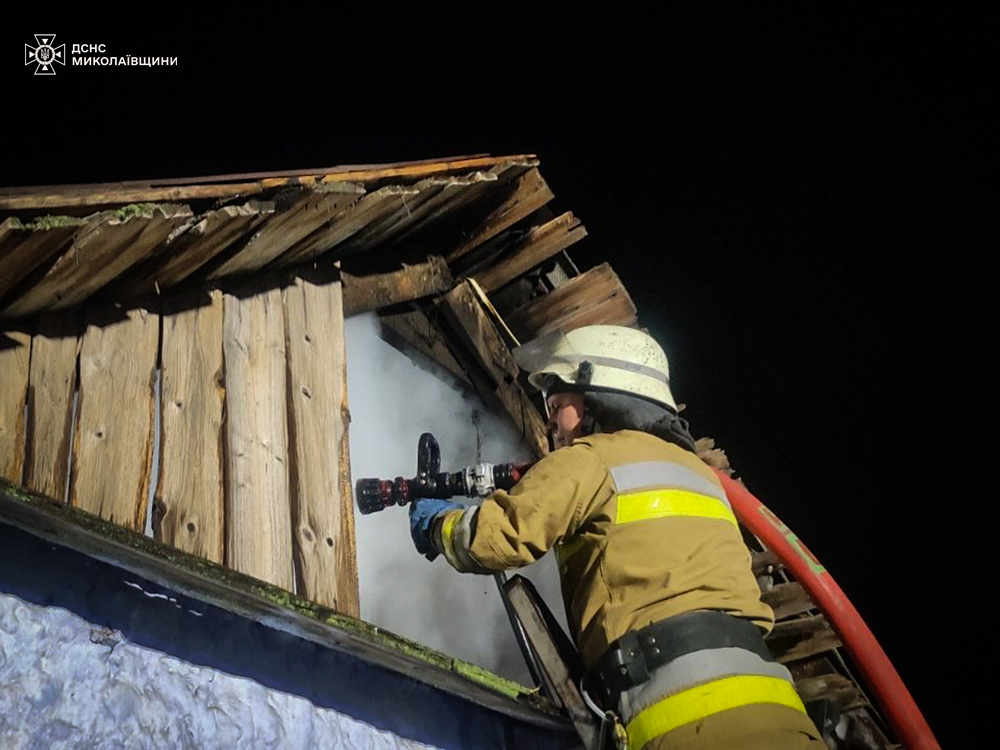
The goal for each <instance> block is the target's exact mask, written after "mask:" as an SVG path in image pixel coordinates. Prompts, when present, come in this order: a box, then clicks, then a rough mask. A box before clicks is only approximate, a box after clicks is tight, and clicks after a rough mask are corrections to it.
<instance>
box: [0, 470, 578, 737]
mask: <svg viewBox="0 0 1000 750" xmlns="http://www.w3.org/2000/svg"><path fill="white" fill-rule="evenodd" d="M0 523H6V524H9V525H12V526H14V527H17V528H20V529H21V530H23V531H26V532H28V533H29V534H32V535H34V536H36V537H39V538H42V539H44V540H46V541H48V542H51V543H54V544H57V545H60V546H63V547H66V548H69V549H72V550H75V551H77V552H80V553H82V554H85V555H87V556H89V557H92V558H95V559H97V560H100V561H102V562H105V563H108V564H110V565H113V566H115V567H119V568H121V569H124V570H127V571H129V572H131V573H134V574H136V575H140V576H143V577H144V578H147V579H148V580H150V581H153V582H154V583H157V584H159V585H161V586H164V587H166V588H169V589H172V590H175V591H177V592H179V593H181V594H184V595H186V596H189V597H191V598H193V599H197V600H199V601H202V602H205V603H207V604H211V605H213V606H216V607H219V608H220V609H223V610H226V611H228V612H231V613H233V614H236V615H239V616H242V617H246V618H248V619H251V620H254V621H256V622H259V623H261V624H262V625H265V626H267V627H270V628H274V629H276V630H281V631H284V632H286V633H289V634H291V635H294V636H297V637H300V638H303V639H305V640H308V641H311V642H313V643H316V644H318V645H320V646H323V647H325V648H329V649H332V650H335V651H339V652H341V653H345V654H347V655H349V656H352V657H356V658H358V659H361V660H363V661H366V662H369V663H372V664H375V665H378V666H381V667H384V668H387V669H389V670H391V671H393V672H395V673H397V674H400V675H403V676H405V677H409V678H411V679H416V680H418V681H420V682H423V683H426V684H428V685H430V686H432V687H434V688H436V689H439V690H441V691H443V692H446V693H449V694H451V695H455V696H458V697H460V698H463V699H465V700H468V701H471V702H473V703H475V704H477V705H479V706H482V707H485V708H487V709H490V710H493V711H497V712H499V713H501V714H504V715H506V716H508V717H511V718H514V719H517V720H519V721H523V722H525V723H527V724H530V725H532V726H536V727H539V728H543V729H551V730H556V731H565V730H569V729H570V725H569V723H568V721H567V720H566V719H564V718H562V717H561V716H560V715H558V714H557V713H556V711H555V709H554V708H553V707H552V705H551V704H550V703H548V702H547V701H545V700H544V699H541V698H539V697H538V696H537V694H536V693H535V691H533V690H530V689H529V688H527V687H524V686H523V685H519V684H517V683H514V682H511V681H509V680H506V679H504V678H502V677H500V676H498V675H495V674H493V673H491V672H489V671H487V670H485V669H482V668H481V667H477V666H475V665H473V664H470V663H467V662H464V661H461V660H459V659H454V658H452V657H450V656H447V655H445V654H442V653H440V652H437V651H434V650H432V649H429V648H426V647H424V646H421V645H420V644H418V643H415V642H413V641H410V640H407V639H405V638H402V637H400V636H397V635H395V634H394V633H391V632H388V631H385V630H382V629H381V628H379V627H377V626H374V625H372V624H370V623H366V622H364V621H362V620H358V619H355V618H353V617H349V616H347V615H341V614H338V613H336V612H334V611H333V610H330V609H328V608H326V607H323V606H320V605H318V604H315V603H313V602H310V601H307V600H305V599H302V598H301V597H298V596H296V595H295V594H292V593H291V592H288V591H285V590H283V589H281V588H279V587H277V586H272V585H270V584H267V583H265V582H263V581H260V580H257V579H255V578H251V577H250V576H247V575H244V574H242V573H238V572H237V571H234V570H230V569H228V568H225V567H222V566H220V565H218V564H216V563H213V562H211V561H209V560H205V559H203V558H199V557H196V556H193V555H190V554H188V553H185V552H182V551H181V550H178V549H175V548H173V547H170V546H167V545H165V544H163V543H161V542H158V541H156V540H154V539H152V538H150V537H146V536H142V535H140V534H137V533H135V532H133V531H130V530H128V529H125V528H123V527H121V526H118V525H116V524H113V523H110V522H108V521H104V520H102V519H100V518H98V517H96V516H93V515H91V514H89V513H86V512H84V511H81V510H79V509H76V508H69V507H66V506H63V505H61V504H58V503H56V502H55V501H54V500H52V499H50V498H47V497H45V496H43V495H39V494H37V493H34V492H31V491H29V490H26V489H25V488H23V487H21V486H19V485H15V484H11V483H9V482H7V481H5V480H2V479H0Z"/></svg>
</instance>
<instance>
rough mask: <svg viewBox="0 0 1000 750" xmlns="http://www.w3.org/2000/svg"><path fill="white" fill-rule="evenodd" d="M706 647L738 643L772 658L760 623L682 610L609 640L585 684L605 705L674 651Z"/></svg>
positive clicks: (644, 678)
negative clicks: (757, 624) (615, 639)
mask: <svg viewBox="0 0 1000 750" xmlns="http://www.w3.org/2000/svg"><path fill="white" fill-rule="evenodd" d="M712 648H742V649H745V650H747V651H752V652H753V653H755V654H757V655H758V656H760V657H761V658H762V659H764V660H765V661H774V657H772V656H771V653H770V652H769V651H768V650H767V645H766V644H765V643H764V636H763V635H762V634H761V631H760V629H759V628H758V627H757V626H756V625H754V624H753V623H752V622H750V621H749V620H743V619H740V618H738V617H733V616H731V615H727V614H725V613H724V612H711V611H698V612H685V613H683V614H680V615H676V616H674V617H670V618H667V619H666V620H661V621H660V622H655V623H653V624H652V625H649V626H647V627H645V628H642V629H641V630H630V631H628V632H627V633H626V634H625V635H623V636H622V637H621V638H619V639H618V640H617V641H615V642H614V643H612V644H611V646H610V647H609V648H608V650H607V651H606V652H605V653H604V655H603V656H602V657H601V658H600V659H598V660H597V663H596V664H594V666H593V667H592V668H591V669H590V672H589V673H588V675H587V684H588V686H589V688H590V689H592V690H596V691H597V694H598V695H599V696H600V697H601V699H602V700H603V701H604V705H605V706H607V707H612V708H613V707H615V706H617V704H618V697H619V696H620V695H621V693H623V692H625V691H626V690H629V689H630V688H633V687H635V686H636V685H641V684H642V683H644V682H646V681H647V680H648V679H649V677H650V674H652V672H653V671H654V670H655V669H657V668H659V667H662V666H663V665H664V664H667V663H668V662H671V661H673V660H674V659H676V658H677V657H679V656H683V655H684V654H690V653H693V652H695V651H701V650H703V649H712Z"/></svg>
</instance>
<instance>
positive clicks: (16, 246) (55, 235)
mask: <svg viewBox="0 0 1000 750" xmlns="http://www.w3.org/2000/svg"><path fill="white" fill-rule="evenodd" d="M81 224H83V221H81V220H79V219H65V220H64V221H63V222H62V223H61V224H60V225H57V226H49V225H44V224H43V226H42V227H38V228H34V227H25V226H24V225H22V224H21V222H19V221H18V220H17V219H7V220H6V221H4V222H3V223H2V224H0V298H2V297H3V296H4V295H5V294H6V293H7V292H9V291H10V290H11V289H13V288H14V287H15V286H17V284H18V283H19V282H20V281H22V280H23V279H24V278H25V277H26V276H28V275H29V274H30V273H31V272H32V271H34V270H35V269H36V268H38V267H39V266H41V265H42V264H44V263H45V262H46V261H47V260H49V259H50V258H51V257H52V256H53V255H56V254H57V253H59V252H62V251H63V250H64V249H65V247H66V244H67V243H68V242H69V241H70V239H71V238H72V237H73V234H74V233H75V232H76V230H77V227H78V226H80V225H81Z"/></svg>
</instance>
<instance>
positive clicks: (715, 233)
mask: <svg viewBox="0 0 1000 750" xmlns="http://www.w3.org/2000/svg"><path fill="white" fill-rule="evenodd" d="M869 20H870V19H865V20H864V21H861V20H857V22H856V23H854V22H852V24H851V25H850V26H849V27H848V28H841V29H835V28H830V27H829V25H828V24H827V23H822V22H821V23H814V24H804V25H803V26H802V27H801V28H798V29H796V30H794V31H791V30H789V31H788V32H787V33H786V32H780V33H779V32H778V31H775V30H774V29H771V30H770V33H769V34H766V35H763V34H759V33H756V32H755V33H751V32H750V31H749V29H747V28H744V27H742V26H741V25H740V24H738V23H734V24H733V26H734V28H733V30H730V31H729V32H727V33H724V34H723V33H712V34H704V35H702V36H696V35H693V34H686V33H684V34H666V33H665V32H664V31H663V28H662V25H661V24H659V23H658V22H657V23H654V22H653V21H652V20H651V21H650V28H648V29H646V30H644V31H637V30H636V29H635V28H628V29H626V28H621V27H619V26H618V25H616V24H615V23H613V22H611V21H609V20H608V19H601V20H599V21H596V22H593V23H590V24H589V25H586V26H585V27H581V28H579V29H569V28H567V27H565V26H561V25H556V26H553V27H546V28H544V29H543V28H540V27H538V26H535V25H533V24H526V25H514V24H512V25H510V26H507V27H504V28H498V27H496V26H491V28H493V33H492V34H487V33H486V32H485V31H484V30H483V29H481V28H479V27H478V26H475V27H473V26H472V25H470V26H469V27H467V28H465V29H464V30H463V31H462V32H461V33H457V34H454V35H452V34H448V33H444V32H440V31H439V32H438V33H437V34H432V35H429V36H427V35H424V34H423V33H417V32H416V31H413V32H411V33H410V34H408V35H407V34H398V35H397V34H395V33H394V34H393V35H391V36H390V35H388V33H387V32H386V30H385V28H384V25H385V23H387V20H386V21H384V22H383V26H372V27H370V28H361V27H359V28H356V29H355V28H351V27H349V26H346V25H339V24H336V23H334V24H332V25H323V26H319V27H318V28H312V29H310V28H306V29H302V28H301V27H300V28H298V29H296V30H288V31H287V32H284V31H277V30H271V26H270V21H269V20H268V19H266V18H261V19H260V23H259V27H260V28H259V33H258V35H257V36H247V35H240V36H239V37H235V36H234V35H233V34H232V33H219V34H216V33H214V32H210V31H209V30H208V29H200V30H197V31H194V30H191V28H187V29H185V30H174V31H172V32H171V33H169V34H167V33H164V34H162V36H158V37H157V36H154V35H153V34H152V33H150V32H143V33H138V32H136V33H129V34H124V33H111V32H95V33H93V34H90V35H89V36H87V35H86V34H83V35H79V34H77V32H75V31H74V30H72V29H65V30H63V29H59V28H54V27H46V28H48V30H50V31H55V32H59V33H60V34H61V35H62V34H64V33H65V36H60V37H59V39H58V41H65V42H67V43H68V44H69V43H75V42H88V41H90V42H96V43H102V42H103V43H106V44H107V45H108V48H109V52H110V53H114V52H118V53H121V54H125V53H126V52H128V53H130V54H151V55H160V54H163V55H171V56H177V57H178V59H179V65H178V66H177V67H173V68H126V69H115V68H107V69H93V68H79V67H76V68H72V67H67V68H65V69H60V70H59V72H58V75H57V76H56V77H47V78H41V77H34V76H32V75H30V68H24V69H21V68H20V65H19V61H18V60H16V59H15V62H17V63H18V65H13V64H11V63H10V61H8V63H6V65H7V66H8V68H9V70H6V71H5V72H4V73H3V78H2V79H0V80H3V81H4V83H5V89H6V91H5V94H4V97H3V100H4V105H2V106H3V107H4V110H5V111H4V113H3V115H2V119H3V121H4V131H5V132H4V135H3V142H4V143H5V145H6V148H5V154H4V158H3V165H2V172H0V185H27V184H53V183H67V182H100V181H111V180H117V179H140V178H157V177H175V176H176V177H180V176H192V175H209V174H221V173H229V172H249V171H262V170H288V169H297V168H305V167H323V166H332V165H336V164H345V163H355V164H358V163H371V162H388V161H397V160H410V159H422V158H429V157H439V156H449V155H457V154H468V153H477V152H490V153H492V154H495V155H499V154H507V153H535V154H537V155H538V156H539V157H540V159H541V162H542V166H541V168H542V174H543V175H544V176H545V178H546V180H547V181H548V183H549V184H550V186H551V187H552V188H553V190H554V191H555V193H556V202H555V204H554V205H555V208H556V209H557V210H559V211H562V210H572V211H573V212H574V213H575V214H576V215H577V216H579V217H581V218H582V219H583V221H584V223H585V224H586V226H587V228H588V231H589V233H590V236H589V237H588V238H587V239H586V240H585V241H584V242H582V243H580V244H578V245H576V246H575V247H574V248H573V250H572V251H571V254H572V256H573V257H574V259H575V260H576V262H577V264H578V265H580V266H581V267H582V268H586V267H590V266H592V265H594V264H597V263H599V262H602V261H604V260H610V261H611V262H612V265H613V267H614V268H615V270H616V271H617V272H618V274H619V275H620V276H621V278H622V280H623V281H624V283H625V285H626V287H627V288H628V289H629V290H630V292H631V293H632V296H633V298H634V299H635V302H636V304H637V306H638V308H639V313H640V323H641V324H643V325H645V326H647V327H648V328H649V329H650V330H651V332H652V333H653V334H654V335H655V336H656V337H657V338H659V339H660V340H661V342H662V343H663V344H664V346H665V348H666V349H667V352H668V354H669V356H670V358H671V363H672V368H673V381H674V385H675V388H674V391H675V395H677V397H678V399H679V400H680V401H682V402H685V403H686V404H688V410H687V411H686V412H685V415H686V416H687V417H688V418H689V419H690V420H691V422H692V424H693V427H694V432H695V434H696V435H711V436H713V437H715V438H716V440H717V441H718V443H719V444H720V445H721V446H722V447H724V448H725V449H726V450H727V451H728V453H729V456H730V458H731V460H732V461H733V463H734V465H735V466H736V467H737V469H738V470H739V472H740V473H741V474H742V475H743V476H744V478H745V479H746V481H747V483H748V485H749V486H750V488H751V490H753V491H754V492H755V493H756V494H757V495H758V497H760V498H761V499H762V500H763V501H764V502H765V503H767V504H768V505H769V506H770V507H771V508H772V509H773V510H775V511H776V512H777V513H778V515H779V516H781V517H782V518H783V520H785V521H786V522H787V523H788V524H789V526H791V527H792V528H793V529H794V530H795V531H796V532H797V533H798V535H799V536H800V537H801V538H802V539H803V540H804V541H805V542H806V544H808V545H809V546H810V547H811V549H812V550H813V551H814V552H815V553H816V555H817V556H818V557H819V559H820V560H821V561H823V562H824V563H825V564H826V566H827V567H828V569H829V570H830V571H831V572H832V573H833V575H834V576H835V577H836V579H837V580H838V581H839V583H840V584H841V586H842V587H843V588H844V590H845V591H846V592H847V593H848V595H849V596H850V597H851V598H852V600H853V602H854V603H855V605H856V606H857V607H858V609H859V610H860V611H861V613H862V615H863V616H864V617H865V619H866V620H867V622H868V624H869V625H870V626H871V628H872V630H873V631H874V632H875V634H876V636H877V637H878V638H879V639H880V640H881V642H882V643H883V645H884V647H885V649H886V651H887V652H888V654H889V656H890V658H891V659H892V660H893V661H894V663H895V664H896V666H897V669H898V670H899V672H900V673H901V675H902V677H903V679H904V681H905V682H906V683H907V685H908V686H909V688H910V690H911V692H912V693H913V695H914V697H915V698H916V700H917V703H918V705H920V706H921V707H922V708H923V710H924V712H925V715H926V717H927V719H928V721H929V722H930V724H931V726H932V728H934V729H935V731H936V732H937V734H938V738H939V740H941V742H942V745H944V746H945V747H948V746H956V745H957V742H956V740H957V738H958V736H959V735H960V734H964V733H966V732H969V729H970V726H984V725H985V722H983V719H984V718H986V717H982V715H981V714H980V713H979V712H980V710H981V706H982V705H984V704H983V703H982V701H983V700H984V699H985V698H986V695H987V694H988V693H986V692H985V691H980V690H979V689H977V688H975V687H974V675H975V674H976V668H977V665H978V664H979V663H980V660H981V658H982V657H981V656H980V654H988V653H989V652H990V651H991V650H992V646H991V641H992V639H993V633H992V627H991V626H990V622H991V620H990V618H989V616H988V606H987V603H988V602H989V601H990V599H991V596H990V594H991V593H992V591H991V589H989V588H988V583H982V582H980V581H981V580H982V579H986V580H987V581H988V579H987V578H986V576H985V575H984V572H991V571H992V570H993V569H995V566H992V567H990V568H986V567H985V565H984V564H983V563H982V562H980V561H985V559H986V554H985V550H984V549H983V544H982V542H981V541H977V540H978V539H981V538H984V535H981V534H978V533H976V531H977V530H985V529H987V528H988V526H989V518H990V517H991V512H990V508H989V502H990V501H991V500H992V495H991V494H989V493H988V492H985V491H983V490H981V489H979V488H978V487H977V486H976V485H978V484H980V481H979V478H980V477H981V476H989V474H988V472H989V468H990V465H989V464H990V463H991V462H990V461H989V460H988V457H989V455H990V454H989V452H988V448H987V446H986V445H985V444H983V443H981V442H980V441H981V440H983V439H984V437H985V430H983V429H982V427H981V425H982V424H983V423H985V421H986V417H985V413H986V406H987V404H988V403H989V402H988V401H987V399H986V398H981V397H980V393H981V392H982V393H984V392H985V389H983V388H982V386H984V385H985V382H984V381H985V378H984V376H983V374H982V373H984V372H985V371H986V368H988V367H989V365H988V364H987V361H989V360H991V359H992V357H991V356H990V355H991V352H990V351H989V349H990V347H989V345H988V342H989V341H990V340H993V339H994V337H995V334H994V335H993V336H990V337H989V338H987V336H986V332H985V325H984V323H985V321H986V320H987V317H986V316H987V315H988V312H987V307H986V297H985V295H983V294H982V293H981V292H978V291H977V289H979V288H985V283H988V279H990V277H991V276H992V272H989V271H988V270H987V266H986V263H985V261H986V258H987V257H988V256H987V255H986V252H987V246H986V243H985V230H982V229H979V228H978V227H979V226H980V225H981V223H982V220H981V217H982V214H983V213H984V212H985V202H986V201H985V198H986V196H988V195H990V193H989V192H987V187H986V179H985V178H986V174H987V164H988V162H989V161H991V159H990V157H991V156H992V151H993V149H992V148H991V147H990V145H989V144H988V143H987V137H986V136H987V132H990V131H988V127H989V128H990V130H991V131H992V132H995V129H994V128H992V126H991V124H990V123H989V122H988V120H987V115H986V113H987V111H989V110H991V107H990V104H991V101H990V100H991V99H993V98H995V89H996V86H995V83H993V82H991V81H990V80H989V79H988V76H987V74H986V71H987V70H988V57H987V53H986V49H987V47H986V42H985V41H984V40H983V39H981V38H980V36H979V35H978V34H977V33H976V29H977V27H978V26H981V25H982V24H983V23H984V22H983V21H982V19H966V20H963V21H962V22H955V21H954V20H952V21H951V22H950V25H949V23H946V22H944V21H942V20H940V19H928V22H927V23H926V24H925V25H924V27H923V28H922V29H920V30H910V29H908V28H905V27H904V26H903V25H901V23H899V22H897V19H895V18H893V17H891V16H890V15H889V14H887V15H886V17H884V18H882V19H879V23H877V24H874V25H873V24H871V23H868V21H869ZM268 32H270V35H265V34H267V33H268ZM73 34H77V35H75V36H74V35H73ZM23 36H24V39H20V38H12V37H8V41H7V42H6V43H5V44H6V46H7V47H9V48H11V49H13V50H14V51H15V54H16V53H17V50H18V49H19V46H20V45H21V44H23V43H24V42H30V41H32V37H31V34H29V33H25V34H23ZM68 50H69V48H68V47H67V51H68ZM22 74H23V75H22ZM993 199H994V200H993V201H992V202H993V203H994V204H995V188H994V189H993ZM977 282H979V283H977ZM989 319H990V320H992V319H993V318H992V317H990V318H989ZM987 533H988V532H987ZM990 658H992V657H990ZM967 716H969V717H971V716H975V717H976V719H972V718H967ZM974 731H975V730H974Z"/></svg>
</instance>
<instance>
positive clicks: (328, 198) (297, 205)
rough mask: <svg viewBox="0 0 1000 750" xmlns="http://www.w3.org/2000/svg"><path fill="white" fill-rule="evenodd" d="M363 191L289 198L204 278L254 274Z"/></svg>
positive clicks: (350, 187) (330, 188)
mask: <svg viewBox="0 0 1000 750" xmlns="http://www.w3.org/2000/svg"><path fill="white" fill-rule="evenodd" d="M363 192H364V188H362V187H361V186H360V185H354V184H352V183H336V184H332V185H327V186H325V187H322V188H316V189H314V190H306V191H303V192H299V193H295V194H293V195H292V196H291V197H290V199H289V202H288V204H286V205H283V206H281V210H280V211H278V212H276V213H275V214H274V215H273V216H271V217H270V218H268V219H267V220H266V221H265V222H264V223H263V224H262V225H261V226H260V227H259V228H258V229H257V231H256V232H255V233H254V235H253V237H251V238H250V241H249V242H247V244H246V246H244V247H243V248H242V249H241V250H240V251H239V252H237V253H236V254H235V255H234V256H233V257H231V258H229V259H228V260H227V261H226V262H225V263H223V264H222V265H221V266H219V267H218V268H217V269H215V270H214V271H213V272H212V273H210V274H209V275H208V278H209V279H218V278H221V277H223V276H229V275H232V274H236V273H248V272H250V271H257V270H259V269H261V268H263V267H264V266H266V265H268V264H269V263H271V262H272V261H274V260H275V259H276V258H279V257H280V256H281V255H283V254H284V253H286V252H288V251H293V249H294V248H295V246H296V245H297V244H298V243H299V242H301V241H303V240H305V239H306V238H307V237H309V236H310V235H311V234H312V233H313V232H316V231H320V230H322V229H323V227H325V226H328V225H329V224H330V221H331V219H333V218H334V217H336V216H338V214H339V213H340V212H341V211H342V210H343V209H344V208H345V207H347V206H349V205H351V204H352V203H354V202H356V201H357V200H358V198H360V197H361V194H362V193H363Z"/></svg>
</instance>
